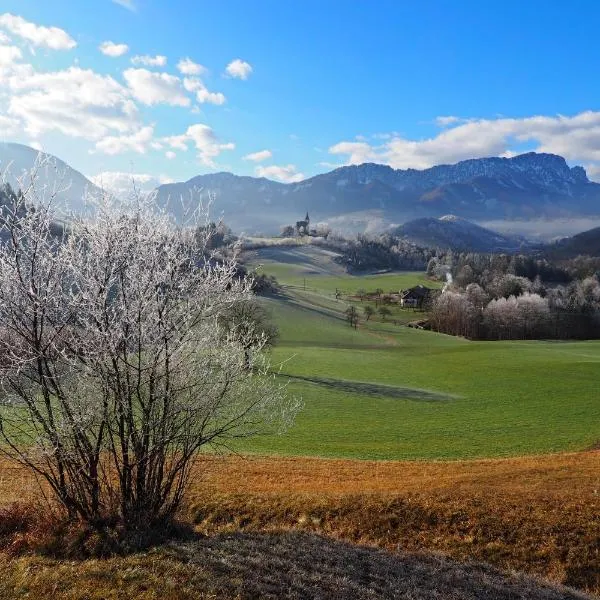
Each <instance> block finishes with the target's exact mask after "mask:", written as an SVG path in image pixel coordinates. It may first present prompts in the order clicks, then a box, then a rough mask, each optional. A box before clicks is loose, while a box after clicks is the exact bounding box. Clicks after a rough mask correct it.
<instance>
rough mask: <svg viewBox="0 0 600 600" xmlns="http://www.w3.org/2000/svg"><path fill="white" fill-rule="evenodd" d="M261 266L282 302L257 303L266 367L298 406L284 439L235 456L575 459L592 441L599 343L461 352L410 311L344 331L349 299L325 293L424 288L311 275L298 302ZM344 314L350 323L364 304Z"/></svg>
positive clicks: (596, 426)
mask: <svg viewBox="0 0 600 600" xmlns="http://www.w3.org/2000/svg"><path fill="white" fill-rule="evenodd" d="M297 259H298V261H300V257H297ZM313 260H314V259H313ZM324 264H325V265H326V264H327V262H326V260H325V261H324ZM263 265H264V266H263V270H264V272H265V273H267V274H271V273H277V274H278V279H279V281H280V283H281V284H282V285H283V295H282V296H281V297H277V298H269V299H267V300H265V303H266V305H267V306H268V307H269V308H270V310H271V312H272V315H273V318H274V320H275V321H276V322H277V324H278V326H279V328H280V333H281V338H280V341H279V344H278V346H277V347H276V348H275V350H274V351H273V353H272V363H273V368H274V370H280V372H281V373H282V374H283V375H285V376H286V379H287V381H288V382H289V391H290V393H293V394H297V395H300V396H302V398H303V400H304V403H305V406H304V410H303V411H302V412H301V413H300V414H299V415H298V417H297V419H296V423H295V425H294V426H293V427H292V428H291V429H290V430H289V431H288V432H287V433H286V434H284V435H282V436H278V437H265V438H258V439H253V440H252V441H249V442H248V443H246V444H244V445H243V448H244V449H245V450H251V451H253V452H259V453H276V454H286V455H306V456H309V455H311V456H331V457H353V458H371V459H373V458H376V459H406V458H422V459H448V458H451V459H457V458H466V457H486V456H508V455H523V454H532V453H543V452H556V451H561V450H581V449H585V448H589V447H591V446H592V445H593V444H595V443H596V442H597V441H598V439H599V438H600V405H599V402H600V401H599V399H598V391H597V389H598V382H599V381H600V380H599V377H598V373H599V372H600V342H599V341H593V342H572V343H565V342H544V341H526V342H522V341H519V342H514V341H511V342H470V341H467V340H465V339H462V338H455V337H450V336H445V335H440V334H437V333H433V332H429V331H422V330H417V329H411V328H408V327H402V326H401V323H402V322H405V321H409V320H414V319H418V318H422V317H423V313H421V312H418V311H417V312H415V311H413V310H412V309H397V312H398V313H401V318H398V319H395V320H396V323H397V324H394V322H393V320H394V318H393V317H390V318H389V319H387V321H386V322H383V321H382V320H381V318H378V317H377V316H375V317H374V318H372V319H371V320H369V321H368V322H367V321H365V319H364V318H363V319H362V320H361V322H360V323H359V326H358V329H353V328H351V327H350V326H349V324H348V323H347V321H346V320H345V317H344V313H343V311H344V309H345V308H346V306H348V303H349V301H348V299H347V298H346V297H343V298H342V299H339V300H336V299H335V297H334V295H332V294H331V290H332V289H333V290H334V292H335V287H339V288H343V289H346V290H350V293H354V292H355V291H356V289H358V288H363V289H365V290H366V291H370V290H372V289H373V288H375V287H382V288H384V289H386V287H385V283H382V282H383V281H388V282H391V281H395V282H396V283H398V285H400V283H399V282H402V284H401V285H404V286H406V287H408V286H409V285H414V284H416V283H420V282H426V279H425V277H424V276H423V275H422V274H419V273H399V274H384V275H377V276H372V277H371V279H369V278H367V277H364V278H359V277H350V276H344V275H336V276H335V277H333V276H331V275H328V274H326V273H325V274H318V273H315V274H312V275H310V276H309V277H307V279H308V283H307V288H309V289H308V291H306V292H305V291H304V289H303V288H302V289H298V288H296V287H291V286H296V285H297V282H298V276H297V275H294V274H293V272H292V270H291V267H290V265H289V264H287V263H278V264H271V263H269V262H266V261H265V262H264V263H263ZM294 268H298V269H302V268H305V266H302V265H301V264H299V265H296V267H294ZM324 270H325V271H327V269H324ZM426 284H427V283H426ZM429 285H431V284H429ZM387 287H391V283H390V285H388V286H387ZM352 303H353V305H355V306H356V307H357V308H358V309H359V312H360V308H361V304H362V303H361V302H359V301H356V300H352Z"/></svg>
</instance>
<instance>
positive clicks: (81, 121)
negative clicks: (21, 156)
mask: <svg viewBox="0 0 600 600" xmlns="http://www.w3.org/2000/svg"><path fill="white" fill-rule="evenodd" d="M0 86H2V87H3V88H4V89H7V90H8V91H10V93H11V96H10V98H9V101H8V114H9V115H10V116H11V117H13V118H18V119H20V120H22V122H23V127H24V129H25V131H26V133H28V134H29V135H30V136H31V137H34V138H35V137H37V136H39V135H40V134H42V133H44V132H47V131H53V130H54V131H59V132H61V133H64V134H65V135H68V136H72V137H78V138H85V139H89V140H94V141H95V140H98V139H100V138H103V137H105V136H106V135H109V134H110V133H111V132H115V131H116V132H118V133H127V132H130V131H134V130H136V129H137V128H139V119H138V110H137V107H136V105H135V103H134V102H133V101H132V100H131V98H130V95H129V93H128V91H127V89H126V88H125V87H124V86H122V85H121V84H120V83H118V82H117V81H115V80H114V79H113V78H112V77H110V76H108V75H99V74H98V73H95V72H94V71H92V70H90V69H81V68H79V67H70V68H69V69H66V70H63V71H54V72H48V73H38V72H35V71H34V69H33V67H32V66H31V65H16V66H15V67H14V68H13V69H12V70H9V71H8V72H3V71H2V69H0Z"/></svg>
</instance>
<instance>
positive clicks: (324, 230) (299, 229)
mask: <svg viewBox="0 0 600 600" xmlns="http://www.w3.org/2000/svg"><path fill="white" fill-rule="evenodd" d="M329 231H330V230H329V227H328V226H327V225H326V224H323V223H319V224H317V226H316V227H313V228H312V229H311V227H310V215H309V214H308V211H306V216H305V217H304V219H302V220H301V221H296V225H286V226H285V227H283V228H282V229H281V237H324V238H327V236H328V235H329Z"/></svg>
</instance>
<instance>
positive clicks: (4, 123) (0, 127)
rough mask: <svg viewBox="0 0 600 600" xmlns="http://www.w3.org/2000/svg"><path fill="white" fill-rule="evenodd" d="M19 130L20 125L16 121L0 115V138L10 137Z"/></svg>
mask: <svg viewBox="0 0 600 600" xmlns="http://www.w3.org/2000/svg"><path fill="white" fill-rule="evenodd" d="M20 129H21V123H20V121H18V120H17V119H13V118H11V117H5V116H3V115H0V138H5V137H12V136H13V135H16V134H17V133H18V132H19V131H20Z"/></svg>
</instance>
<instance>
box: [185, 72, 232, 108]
mask: <svg viewBox="0 0 600 600" xmlns="http://www.w3.org/2000/svg"><path fill="white" fill-rule="evenodd" d="M183 87H184V88H185V89H186V90H187V91H188V92H194V93H195V94H196V100H198V102H200V104H205V103H208V104H217V105H221V104H225V102H226V101H227V98H225V96H224V94H222V93H221V92H209V91H208V89H207V87H206V86H205V85H204V83H203V82H202V81H201V80H200V79H198V78H197V77H184V78H183Z"/></svg>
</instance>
